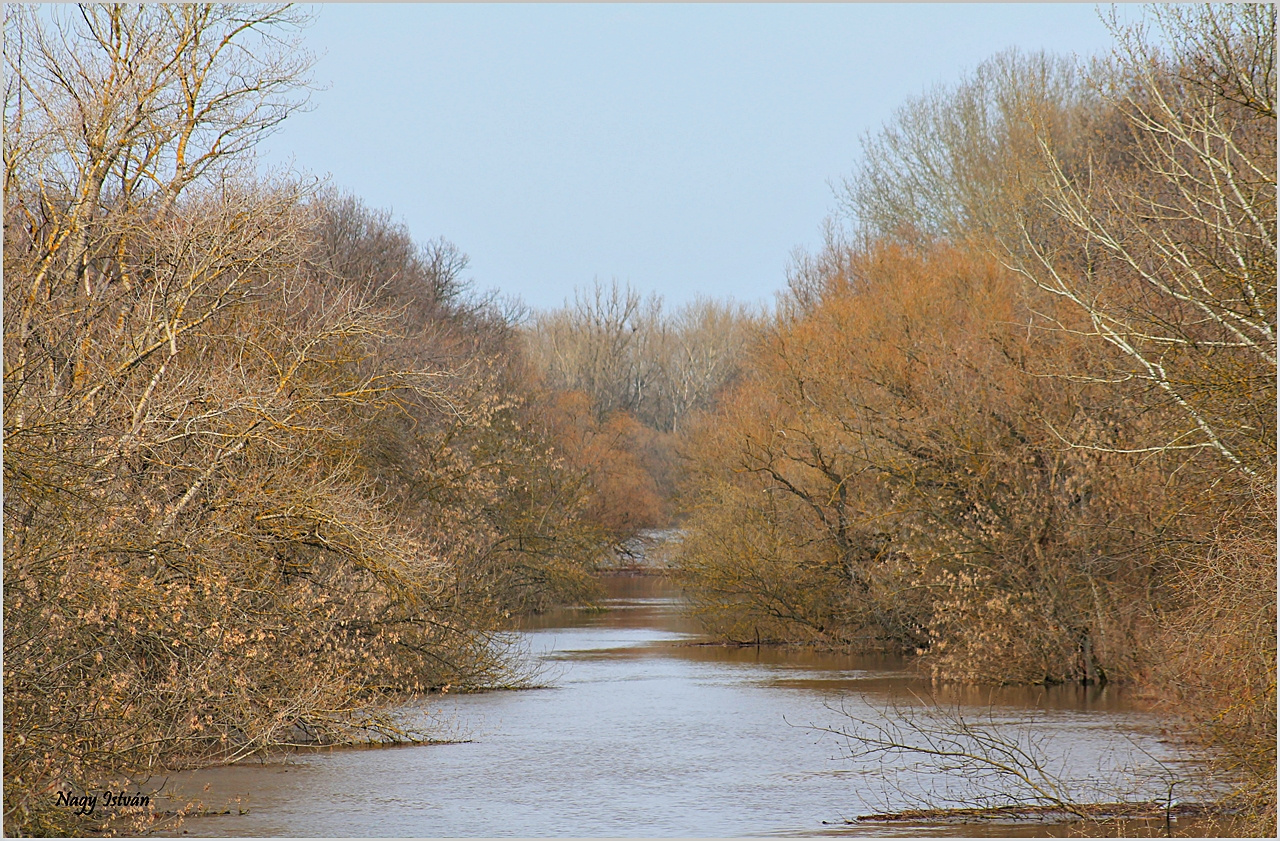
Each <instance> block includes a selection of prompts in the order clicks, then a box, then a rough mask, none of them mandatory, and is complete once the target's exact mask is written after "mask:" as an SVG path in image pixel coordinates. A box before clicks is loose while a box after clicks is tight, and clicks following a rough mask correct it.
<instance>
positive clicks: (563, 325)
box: [523, 281, 758, 543]
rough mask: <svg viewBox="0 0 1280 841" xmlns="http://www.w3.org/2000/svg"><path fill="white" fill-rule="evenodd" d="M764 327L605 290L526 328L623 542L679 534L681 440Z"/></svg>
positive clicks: (707, 309) (551, 406) (626, 289)
mask: <svg viewBox="0 0 1280 841" xmlns="http://www.w3.org/2000/svg"><path fill="white" fill-rule="evenodd" d="M757 320H758V318H757V315H756V314H754V313H753V312H752V311H751V310H750V309H749V308H748V307H746V306H745V305H742V304H737V303H733V302H721V301H713V300H708V299H695V300H694V301H692V302H690V303H688V304H685V305H684V306H682V307H679V308H677V309H676V310H674V311H670V312H666V311H664V308H663V302H662V300H661V299H660V298H659V297H657V296H656V295H652V294H651V295H649V296H648V297H645V296H642V295H641V294H640V293H639V292H637V291H636V290H634V289H632V288H631V287H630V286H629V285H625V284H623V285H620V284H618V283H617V282H616V281H614V282H612V283H610V284H609V285H607V286H606V285H605V284H602V283H600V282H599V281H597V282H595V283H594V284H593V285H592V286H591V287H590V288H588V289H585V290H584V289H579V290H577V291H576V292H575V293H574V297H573V300H572V301H571V302H566V303H565V305H564V306H563V307H561V308H559V309H556V310H551V311H549V312H543V313H538V314H536V315H535V316H534V318H533V319H532V320H531V321H530V323H529V324H528V325H526V326H525V328H524V330H523V335H524V340H525V344H526V347H527V353H528V356H529V359H530V361H531V363H532V364H533V367H534V370H535V371H536V372H537V374H538V376H539V379H540V381H541V382H542V383H543V385H544V387H545V388H547V389H548V390H549V392H550V393H551V394H552V395H554V396H553V397H552V399H551V400H550V401H548V406H547V410H548V417H551V418H554V419H555V421H556V424H557V427H558V429H560V431H561V439H562V441H564V443H565V445H566V454H567V456H568V457H569V458H571V459H572V460H573V461H574V462H575V463H577V464H578V465H579V466H580V467H581V468H583V469H585V470H586V471H587V473H588V476H589V482H590V488H591V502H590V503H589V508H590V510H591V512H592V515H593V517H594V518H595V519H596V521H598V522H601V523H604V524H605V525H606V526H607V527H608V529H609V531H610V534H611V535H612V536H613V537H614V539H615V541H617V542H619V543H621V542H623V541H625V540H626V538H627V537H630V536H631V535H634V534H635V533H637V532H639V531H643V530H646V529H654V528H659V527H664V526H669V525H671V523H672V521H673V519H672V518H673V515H674V511H675V498H676V495H677V484H678V479H679V476H680V475H681V472H682V469H683V468H682V465H681V461H680V458H679V453H678V442H679V440H680V435H679V433H680V432H682V431H683V429H684V427H685V425H686V424H687V423H688V422H689V420H690V419H691V418H693V417H694V416H695V415H697V414H698V413H700V412H705V411H708V410H710V409H711V408H713V407H714V406H715V405H716V401H717V399H718V397H719V396H720V394H721V393H723V392H724V391H725V389H726V388H728V387H729V385H730V384H732V383H733V382H735V381H736V378H737V376H738V372H739V369H740V366H741V363H742V360H743V357H744V354H745V352H746V348H747V345H748V343H749V342H750V340H751V335H752V331H753V330H754V329H755V326H756V324H757ZM565 433H568V434H565Z"/></svg>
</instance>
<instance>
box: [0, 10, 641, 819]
mask: <svg viewBox="0 0 1280 841" xmlns="http://www.w3.org/2000/svg"><path fill="white" fill-rule="evenodd" d="M304 23H305V20H304V19H303V18H302V17H301V16H300V15H299V14H298V13H297V12H296V11H295V10H293V9H290V8H288V7H283V6H279V7H278V6H269V7H266V6H242V5H167V6H155V5H153V6H106V5H87V6H82V7H79V8H76V7H70V8H61V9H53V8H35V7H25V6H7V7H6V8H5V46H4V56H5V63H6V72H5V78H6V89H5V145H4V166H5V181H4V202H5V204H4V721H5V732H4V758H5V763H4V795H5V796H4V825H5V830H6V832H8V833H20V834H30V833H55V834H61V833H65V832H76V833H78V832H80V831H83V830H84V829H85V828H86V826H87V825H82V824H79V823H76V821H77V820H79V819H78V818H77V817H75V816H74V815H73V814H72V813H71V812H70V810H67V809H65V808H56V807H55V794H56V792H58V791H65V792H70V793H78V792H83V791H96V790H100V789H103V788H105V787H107V786H113V787H115V786H118V785H119V784H120V782H121V781H122V780H123V779H125V778H129V777H133V778H135V779H141V778H145V777H147V776H149V775H151V774H154V773H157V772H159V771H161V770H173V769H177V768H182V767H187V766H191V765H195V764H200V763H204V762H208V761H224V760H234V759H235V758H238V757H242V756H245V755H248V754H251V753H255V752H261V751H266V750H270V749H274V748H280V747H284V746H289V745H297V744H313V743H317V742H327V743H334V742H344V741H350V740H361V739H367V738H371V737H375V736H378V735H381V736H387V737H391V738H399V737H402V736H404V735H406V734H404V733H402V732H401V731H400V730H399V729H398V725H397V722H396V721H395V720H394V719H393V718H391V717H389V716H387V715H386V714H384V712H383V710H384V709H385V703H386V702H388V701H391V700H394V699H395V698H397V697H400V696H401V694H402V693H406V692H421V691H426V690H431V689H435V688H444V687H449V686H452V687H454V688H459V689H465V688H475V687H484V686H492V685H502V684H506V683H509V682H511V681H513V680H516V679H517V678H518V675H516V674H515V673H514V672H513V664H514V663H515V660H514V659H513V658H512V657H510V656H508V652H507V651H506V650H505V647H504V643H503V637H502V636H501V634H500V633H499V632H500V631H501V629H503V628H506V627H509V625H510V621H511V620H510V617H511V616H512V615H514V614H516V613H519V612H522V611H529V610H536V609H540V608H542V607H545V606H547V605H550V604H555V603H560V602H565V601H570V602H574V601H584V600H589V599H590V598H591V597H592V594H593V588H594V584H593V580H592V577H591V575H590V573H591V571H592V569H593V568H594V566H595V564H596V563H597V562H598V560H599V559H600V557H601V555H602V553H603V552H604V551H605V550H606V549H607V547H608V545H609V544H610V542H611V541H613V540H617V539H620V538H623V537H625V536H626V535H625V533H624V532H625V527H624V526H619V525H618V524H617V523H612V522H605V521H604V520H603V519H602V518H601V517H600V516H596V514H597V512H594V511H593V510H592V507H591V506H592V499H593V490H592V485H591V476H590V475H589V472H588V470H587V469H586V468H585V467H584V466H583V465H584V464H585V462H586V460H588V459H589V458H591V457H593V456H592V454H590V453H587V454H584V453H582V452H580V451H575V450H574V447H573V444H574V441H573V440H572V437H571V436H570V435H569V434H568V432H567V431H566V430H565V429H564V428H562V427H563V426H564V424H563V423H561V421H560V420H558V419H557V418H554V417H550V416H549V415H548V413H546V412H544V411H543V408H542V407H543V405H544V404H545V403H546V402H547V399H546V395H545V393H544V391H543V390H542V388H541V386H540V385H539V384H538V382H537V378H536V377H534V376H531V369H530V366H529V362H528V360H527V359H526V356H525V353H524V350H523V343H522V340H521V338H520V335H519V332H518V330H517V328H516V326H515V321H516V320H515V316H514V314H513V313H510V312H506V311H504V309H503V307H502V305H501V302H498V301H495V300H490V299H486V298H483V297H481V296H477V295H476V294H475V293H474V292H472V291H471V290H470V289H469V288H468V285H467V283H466V282H465V280H464V278H463V275H462V272H463V271H464V268H465V262H466V261H465V258H464V257H463V255H462V254H461V253H460V252H459V251H458V250H457V249H456V248H454V247H453V246H451V245H450V244H448V243H445V242H439V241H437V242H433V243H430V244H428V245H426V246H419V245H417V244H415V243H414V242H413V240H412V239H411V238H410V236H409V235H408V233H407V232H406V231H405V230H404V229H403V228H402V227H400V226H398V225H396V224H394V223H393V222H392V221H391V220H390V219H389V218H388V216H387V215H386V214H382V213H379V212H376V211H372V210H370V209H368V208H366V207H365V206H363V205H362V204H361V202H359V201H358V200H357V199H355V198H352V197H349V196H344V195H341V194H338V193H335V192H333V191H330V190H324V189H318V188H317V187H316V186H315V185H314V184H312V183H310V182H308V181H306V180H304V179H300V178H298V177H296V176H292V175H287V174H286V175H277V176H263V175H259V174H257V172H256V167H255V163H254V159H253V152H254V147H255V144H256V143H257V141H258V140H259V139H260V138H261V137H263V136H264V135H265V134H267V133H269V132H270V131H271V130H272V128H274V127H275V126H276V125H278V124H279V122H280V121H281V120H283V119H285V118H286V117H287V116H288V115H289V114H290V113H291V112H292V111H294V110H296V109H297V108H298V107H299V106H300V105H301V104H302V103H303V102H304V101H305V96H304V95H305V73H306V70H307V58H306V55H305V53H304V52H302V51H301V50H300V44H299V40H298V32H299V27H300V26H301V25H303V24H304Z"/></svg>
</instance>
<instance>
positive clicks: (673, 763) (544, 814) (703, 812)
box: [174, 576, 1163, 837]
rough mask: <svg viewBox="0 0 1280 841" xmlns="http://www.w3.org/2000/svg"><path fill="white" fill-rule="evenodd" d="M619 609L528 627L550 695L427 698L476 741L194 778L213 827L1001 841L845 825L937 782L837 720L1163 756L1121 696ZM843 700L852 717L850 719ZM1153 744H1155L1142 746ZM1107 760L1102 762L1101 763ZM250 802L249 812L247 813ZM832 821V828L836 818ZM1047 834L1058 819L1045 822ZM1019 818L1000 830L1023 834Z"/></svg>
mask: <svg viewBox="0 0 1280 841" xmlns="http://www.w3.org/2000/svg"><path fill="white" fill-rule="evenodd" d="M606 583H607V585H608V587H609V595H610V599H609V602H608V603H607V608H608V609H607V610H604V611H594V612H592V611H560V612H557V613H555V614H549V615H546V616H542V617H538V618H536V619H534V620H529V621H526V622H525V623H524V624H523V626H522V627H521V629H520V631H521V634H522V635H523V640H524V643H525V644H526V646H527V648H528V650H529V651H530V653H531V656H533V657H535V658H538V659H539V661H540V662H541V663H542V664H543V665H544V667H545V670H546V671H545V673H544V676H543V679H544V680H545V682H546V683H548V684H549V688H546V689H540V690H534V691H527V692H499V693H492V694H486V695H472V696H460V697H453V696H449V697H446V698H444V699H438V698H437V699H432V700H431V701H430V702H428V704H426V705H425V706H418V707H416V708H415V709H414V710H413V711H412V712H413V714H415V715H427V716H430V720H431V721H432V723H433V726H434V728H435V732H439V733H441V734H442V735H444V736H446V737H451V738H458V739H467V740H469V741H466V742H464V743H458V744H448V745H433V746H419V747H409V748H397V749H378V750H339V751H330V752H318V753H313V754H305V755H299V756H296V757H294V758H293V759H291V760H290V761H289V762H287V763H271V764H256V765H245V766H238V767H234V768H222V769H209V770H206V771H201V772H197V773H191V774H185V775H181V776H179V777H177V778H175V779H174V784H175V788H176V789H177V790H178V791H179V792H180V793H182V794H185V795H190V796H199V797H201V798H202V800H203V801H204V803H205V804H206V805H207V806H208V807H210V808H212V809H222V808H227V806H228V804H231V808H232V811H233V814H231V815H227V816H220V817H210V818H200V819H193V820H191V821H189V822H188V825H187V829H188V830H189V831H191V832H192V833H193V834H205V835H220V834H226V835H315V836H343V835H379V836H428V837H450V836H452V837H457V836H566V835H567V836H744V835H788V834H793V835H794V834H800V835H814V834H824V833H831V832H839V833H842V834H871V835H887V834H903V835H940V834H965V835H982V834H987V833H988V832H990V831H991V828H990V827H983V826H967V827H960V828H957V827H951V826H946V827H941V826H940V827H922V826H914V827H885V826H875V827H869V826H865V825H863V826H852V827H850V826H845V825H844V824H843V821H844V820H845V819H851V818H853V817H855V816H857V815H859V814H863V813H867V812H873V811H877V810H882V809H884V808H886V807H891V806H894V805H899V804H896V803H895V802H894V799H895V798H900V797H901V796H902V795H903V794H904V793H907V794H915V795H920V794H922V793H924V792H927V791H929V790H931V789H937V787H938V783H939V781H938V780H937V779H933V778H931V776H930V774H931V773H933V772H930V771H928V770H921V769H918V768H912V767H910V765H909V763H904V764H902V765H901V766H898V767H886V766H884V765H882V764H876V763H872V764H866V763H862V764H858V763H852V762H850V761H849V760H848V758H847V752H846V750H845V747H844V745H843V743H842V742H841V740H839V739H836V738H833V737H832V736H831V735H830V734H829V733H825V732H823V729H824V728H840V727H844V726H848V725H849V719H848V718H847V717H846V715H845V714H844V712H848V713H849V714H852V715H856V716H857V717H861V718H868V719H872V718H876V717H879V716H882V715H883V714H884V712H885V710H889V709H891V708H893V707H894V706H895V705H897V706H899V707H902V706H903V705H916V706H919V705H920V704H922V703H924V702H925V700H926V699H929V698H931V697H933V698H936V699H937V700H938V701H940V702H941V703H943V704H944V705H949V706H953V707H955V708H956V709H962V710H968V711H969V713H972V714H974V715H981V716H984V717H985V718H987V719H989V720H991V721H995V722H998V723H1002V724H1010V725H1017V724H1022V725H1025V724H1026V723H1027V722H1032V723H1033V724H1034V727H1035V728H1036V730H1035V732H1036V733H1037V734H1038V735H1041V736H1043V738H1045V739H1048V740H1050V749H1051V750H1052V751H1053V752H1054V760H1055V762H1065V763H1066V765H1065V766H1064V767H1066V768H1067V770H1068V771H1071V772H1073V773H1074V772H1076V771H1080V772H1087V773H1098V772H1102V773H1105V772H1109V771H1116V770H1118V769H1122V768H1124V767H1125V766H1126V764H1129V765H1132V764H1135V763H1137V762H1138V761H1140V760H1141V759H1142V756H1141V752H1142V751H1143V750H1145V751H1151V752H1159V751H1161V750H1163V747H1162V746H1161V745H1160V743H1159V742H1158V740H1157V738H1156V735H1155V733H1154V732H1153V730H1152V727H1151V721H1150V720H1149V719H1148V718H1147V717H1145V716H1143V715H1141V714H1140V713H1137V712H1135V711H1134V710H1132V709H1130V708H1128V707H1126V706H1125V703H1124V699H1123V698H1122V697H1119V696H1117V695H1116V693H1114V692H1112V693H1107V692H1101V693H1099V692H1096V691H1095V692H1089V691H1086V690H1083V689H1081V688H1079V687H1053V688H1044V687H1035V688H1017V689H999V690H992V689H976V688H973V687H952V686H939V687H935V686H931V685H930V684H929V682H928V681H927V680H924V679H922V678H920V677H919V676H917V675H915V674H912V673H911V672H909V671H907V670H904V669H903V668H902V663H900V662H898V661H896V660H894V659H893V658H886V657H854V656H847V655H840V654H832V653H814V652H808V651H802V650H794V649H788V648H770V647H761V648H738V647H726V646H716V645H705V644H700V643H701V640H699V639H698V638H697V636H696V634H695V631H694V628H692V627H691V626H690V625H689V624H688V622H687V620H685V619H684V618H683V617H682V616H681V615H680V612H679V610H678V603H677V601H676V599H677V594H676V593H674V592H673V591H672V589H671V588H670V586H669V585H668V584H666V583H665V582H664V581H662V580H661V579H657V578H652V577H645V576H615V577H611V578H610V579H608V580H607V582H606ZM842 709H843V710H844V712H842ZM1135 747H1136V748H1138V749H1137V750H1135ZM1099 769H1100V771H1099ZM246 808H247V809H248V810H249V813H248V814H245V815H240V814H235V813H236V812H238V811H240V810H242V809H246ZM824 822H826V823H824ZM1022 829H1023V830H1034V833H1033V834H1039V833H1041V832H1044V831H1046V828H1045V827H1026V826H1024V827H1023V828H1022ZM1010 830H1011V827H1008V826H1004V827H1000V828H999V831H997V832H991V834H995V835H1004V834H1009V831H1010Z"/></svg>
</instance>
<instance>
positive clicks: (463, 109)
mask: <svg viewBox="0 0 1280 841" xmlns="http://www.w3.org/2000/svg"><path fill="white" fill-rule="evenodd" d="M316 10H317V19H316V21H315V23H314V24H313V25H312V27H311V28H310V29H308V30H307V33H306V41H307V43H308V45H309V47H310V48H311V49H312V50H313V51H315V52H316V53H317V54H318V62H317V64H316V66H315V70H314V74H313V75H314V79H315V81H316V82H317V83H318V84H320V85H322V86H324V87H325V89H324V90H320V91H318V92H316V93H315V94H314V95H313V97H312V104H313V106H314V108H313V110H312V111H311V112H309V113H305V114H300V115H297V116H295V117H293V118H291V119H290V120H289V121H287V122H286V123H285V125H284V126H283V127H282V129H281V130H280V132H279V133H278V134H276V135H275V136H273V137H272V138H270V139H269V140H268V141H267V143H266V145H265V148H264V150H263V158H264V159H265V161H266V162H268V163H278V162H282V161H287V160H292V162H293V165H294V166H296V167H297V168H298V169H300V170H302V171H305V172H311V173H314V174H317V175H321V176H328V177H329V179H330V182H331V183H332V184H333V185H335V186H337V187H339V188H342V189H344V190H349V191H350V192H352V193H354V194H356V195H358V196H360V197H361V198H362V199H364V201H365V202H366V203H367V204H369V205H371V206H373V207H377V208H388V209H390V210H391V211H392V212H393V213H394V214H395V216H396V217H397V218H398V219H399V220H401V221H403V222H405V223H406V224H407V225H408V226H409V229H410V230H411V231H412V233H413V235H414V236H415V238H417V239H418V240H420V241H426V240H428V239H431V238H434V237H437V236H443V237H445V238H447V239H449V240H451V241H452V242H453V243H454V244H455V245H457V246H458V247H459V248H460V249H462V250H463V251H464V252H465V253H467V254H468V255H469V256H470V257H471V266H470V276H471V277H472V278H473V279H474V282H475V284H476V286H477V287H478V288H480V289H487V288H497V289H499V290H501V291H502V292H504V293H510V294H514V295H518V296H519V297H520V298H522V299H523V300H524V301H525V302H526V303H528V304H530V305H532V306H534V307H553V306H558V305H560V304H561V303H562V302H563V301H564V299H565V298H566V297H567V296H569V295H571V294H572V290H573V288H574V287H575V286H583V285H587V284H590V283H591V281H592V279H593V278H597V277H598V278H600V279H601V280H604V281H608V280H610V279H612V278H617V279H618V280H620V281H629V282H630V283H631V284H632V285H633V286H634V287H637V288H639V289H642V290H645V291H648V290H655V291H657V292H659V293H660V294H662V295H663V296H664V297H665V298H666V300H667V301H668V302H670V303H673V304H678V303H680V302H682V301H684V300H687V299H689V298H691V297H693V296H694V295H696V294H700V293H701V294H706V295H711V296H716V297H722V296H729V295H732V296H734V297H736V298H738V299H739V300H744V301H757V300H768V299H771V298H772V295H773V293H774V292H776V291H777V290H778V289H780V288H782V286H783V284H784V283H785V272H786V267H787V265H788V262H789V260H790V256H791V254H792V252H793V251H794V250H795V249H796V248H802V249H807V250H814V249H816V248H817V247H818V246H820V244H821V242H822V223H823V220H824V219H825V218H826V217H827V216H828V215H829V214H830V213H831V212H832V211H833V210H834V208H835V199H834V194H833V187H832V185H835V184H839V182H840V181H841V179H842V178H843V177H844V176H845V175H847V174H848V173H849V172H851V171H852V169H853V167H854V166H855V164H856V162H857V160H858V157H859V153H860V152H859V150H860V145H859V141H860V139H861V138H862V136H863V135H864V134H865V133H866V132H868V131H870V130H874V129H875V128H876V127H877V126H879V125H880V124H881V123H882V122H883V121H884V120H885V119H887V118H888V117H889V116H890V115H891V114H892V112H893V110H894V109H895V108H896V107H897V106H899V105H900V104H902V103H903V102H904V100H905V99H906V98H908V97H910V96H913V95H915V94H919V93H921V92H923V91H924V90H926V89H928V88H929V87H931V86H933V85H935V84H939V83H944V84H945V83H951V82H953V81H955V80H957V79H958V78H959V76H960V75H961V74H962V73H964V72H965V71H966V70H968V69H970V68H972V67H973V66H974V65H976V64H977V63H979V62H980V61H982V60H983V59H984V58H986V57H988V56H990V55H992V54H994V53H996V52H999V51H1001V50H1004V49H1006V48H1009V47H1014V46H1016V47H1019V48H1023V49H1028V50H1035V49H1047V50H1052V51H1055V52H1060V53H1064V54H1073V53H1074V54H1077V55H1082V56H1083V55H1092V54H1095V53H1099V52H1103V51H1105V50H1107V49H1108V48H1109V46H1110V37H1109V35H1108V33H1107V30H1106V28H1105V27H1104V26H1103V24H1102V23H1101V21H1100V20H1099V18H1098V15H1097V12H1096V11H1095V7H1094V6H1093V5H1092V4H978V5H970V4H817V5H801V4H776V5H775V4H743V5H737V4H734V5H729V4H716V3H712V4H698V5H684V4H638V5H611V4H601V5H594V4H556V5H538V4H503V5H481V4H410V3H404V4H363V3H357V4H331V5H321V6H317V7H316Z"/></svg>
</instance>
